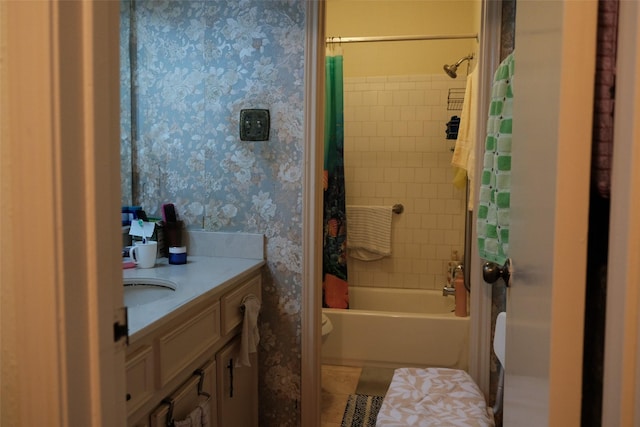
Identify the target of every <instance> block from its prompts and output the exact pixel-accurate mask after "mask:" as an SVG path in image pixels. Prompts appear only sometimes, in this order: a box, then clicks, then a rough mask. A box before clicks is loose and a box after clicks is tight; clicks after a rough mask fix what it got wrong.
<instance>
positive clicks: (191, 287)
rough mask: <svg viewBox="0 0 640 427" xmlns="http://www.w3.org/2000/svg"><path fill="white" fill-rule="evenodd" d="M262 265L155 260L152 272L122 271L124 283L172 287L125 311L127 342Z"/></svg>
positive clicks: (260, 262) (200, 259) (232, 261)
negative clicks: (163, 283)
mask: <svg viewBox="0 0 640 427" xmlns="http://www.w3.org/2000/svg"><path fill="white" fill-rule="evenodd" d="M263 264H264V260H262V259H248V258H228V257H218V256H215V257H209V256H191V255H189V256H188V257H187V264H184V265H171V264H169V263H168V260H167V258H159V259H158V260H157V262H156V266H155V267H154V268H130V269H124V270H123V273H122V274H123V278H125V279H144V278H150V279H161V280H170V281H172V282H174V283H175V285H176V289H175V291H174V292H170V293H169V294H168V296H166V297H164V298H161V299H158V300H156V301H153V302H150V303H147V304H142V305H136V306H132V307H128V317H129V318H128V322H129V339H130V340H133V339H135V338H136V337H135V336H134V335H136V334H138V333H140V332H142V331H143V330H144V329H151V328H152V327H153V325H154V323H155V322H157V321H158V320H160V319H162V318H165V317H166V316H168V315H170V314H172V313H175V312H176V311H177V310H179V309H180V308H183V307H185V306H186V305H187V304H188V303H189V302H192V301H195V300H196V299H197V298H198V297H200V296H203V295H205V294H208V293H209V292H210V291H214V290H216V289H221V288H222V287H224V285H226V284H229V283H231V282H233V281H234V279H236V278H238V277H240V276H242V275H244V274H246V273H249V272H251V271H255V270H257V269H258V268H260V267H261V266H262V265H263Z"/></svg>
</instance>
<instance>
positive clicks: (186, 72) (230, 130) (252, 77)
mask: <svg viewBox="0 0 640 427" xmlns="http://www.w3.org/2000/svg"><path fill="white" fill-rule="evenodd" d="M121 6H122V8H121V10H122V12H121V21H122V24H121V74H122V79H121V85H122V89H121V91H122V97H121V104H122V122H121V126H122V131H121V135H122V137H121V146H122V162H123V173H122V187H123V199H122V204H123V205H129V204H136V205H141V206H142V207H143V209H145V211H146V212H147V214H149V215H153V216H159V212H160V207H161V205H162V204H163V203H166V202H172V203H175V205H176V208H177V211H178V213H179V215H180V217H181V219H182V220H184V221H185V224H186V225H187V227H192V228H204V229H206V230H210V231H245V232H254V233H263V234H265V235H266V238H267V239H266V241H267V268H266V272H265V274H264V286H263V289H264V290H263V309H262V314H261V330H260V334H261V343H260V346H261V347H260V367H259V370H260V425H261V426H270V425H273V426H297V425H299V421H300V414H299V407H300V406H299V399H300V307H301V300H302V276H301V257H302V246H301V243H302V242H301V239H302V170H303V127H304V121H303V117H304V116H303V107H304V104H303V98H304V84H303V83H304V81H303V77H304V43H305V2H304V1H300V0H209V1H193V0H192V1H146V0H145V1H135V2H130V1H129V0H122V1H121ZM246 108H265V109H269V110H270V115H271V132H270V138H269V141H264V142H246V141H240V138H239V135H238V129H239V123H238V120H239V115H240V110H241V109H246Z"/></svg>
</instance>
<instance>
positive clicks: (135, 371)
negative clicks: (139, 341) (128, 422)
mask: <svg viewBox="0 0 640 427" xmlns="http://www.w3.org/2000/svg"><path fill="white" fill-rule="evenodd" d="M125 371H126V380H127V382H126V384H127V414H128V415H129V414H132V413H133V412H135V411H136V410H137V409H138V408H140V406H142V405H143V404H145V403H146V402H147V401H148V400H149V399H150V398H151V396H153V391H154V389H153V348H152V347H151V346H148V345H145V346H142V347H141V348H140V349H139V350H138V351H136V352H135V353H133V354H132V355H131V356H130V357H128V358H127V362H126V364H125Z"/></svg>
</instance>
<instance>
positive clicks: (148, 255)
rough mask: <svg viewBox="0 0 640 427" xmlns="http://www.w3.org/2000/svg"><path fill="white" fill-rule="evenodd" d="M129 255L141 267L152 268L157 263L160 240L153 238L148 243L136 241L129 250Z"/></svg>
mask: <svg viewBox="0 0 640 427" xmlns="http://www.w3.org/2000/svg"><path fill="white" fill-rule="evenodd" d="M129 256H130V257H131V260H132V261H133V262H135V263H136V265H137V266H138V267H139V268H152V267H153V266H155V265H156V257H157V256H158V242H156V241H152V240H147V243H142V242H136V243H135V244H134V245H133V247H132V248H131V250H130V251H129Z"/></svg>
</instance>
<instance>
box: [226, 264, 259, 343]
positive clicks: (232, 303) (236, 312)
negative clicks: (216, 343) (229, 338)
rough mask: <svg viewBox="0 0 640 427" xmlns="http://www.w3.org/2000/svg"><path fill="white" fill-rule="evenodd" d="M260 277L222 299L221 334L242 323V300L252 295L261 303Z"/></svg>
mask: <svg viewBox="0 0 640 427" xmlns="http://www.w3.org/2000/svg"><path fill="white" fill-rule="evenodd" d="M261 283H262V281H261V276H260V275H258V276H256V277H254V278H252V279H250V280H249V281H247V282H246V283H244V284H243V285H241V286H239V287H238V289H235V290H233V291H231V292H229V293H228V294H226V295H224V296H223V297H222V334H223V335H226V334H228V333H229V332H231V331H232V330H233V329H234V328H235V327H236V326H238V325H240V324H241V323H242V319H243V317H244V316H243V313H242V310H241V307H240V306H241V305H242V299H243V298H244V297H245V296H247V295H249V294H253V295H255V296H256V297H258V299H259V300H260V302H262V288H261Z"/></svg>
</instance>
